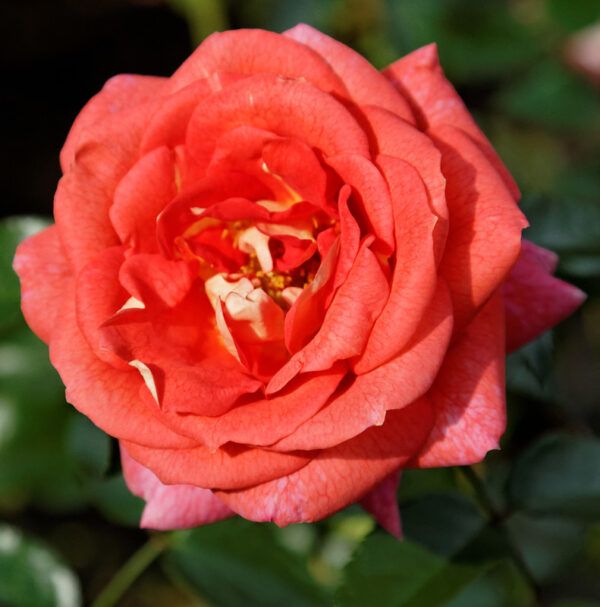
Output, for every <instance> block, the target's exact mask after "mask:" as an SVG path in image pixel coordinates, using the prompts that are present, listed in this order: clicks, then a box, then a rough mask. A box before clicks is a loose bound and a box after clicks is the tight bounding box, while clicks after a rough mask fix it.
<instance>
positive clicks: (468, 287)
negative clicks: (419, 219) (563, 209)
mask: <svg viewBox="0 0 600 607" xmlns="http://www.w3.org/2000/svg"><path fill="white" fill-rule="evenodd" d="M436 144H437V146H438V148H439V149H440V150H441V152H442V171H443V173H444V176H445V177H446V179H447V184H446V200H447V202H448V209H449V211H450V225H451V230H450V232H449V234H448V240H447V243H446V249H445V253H444V258H443V259H442V262H441V264H440V273H441V275H442V276H444V278H446V280H447V281H448V285H449V286H450V290H451V292H452V303H453V305H454V312H455V324H454V330H455V333H459V332H460V331H461V330H462V329H463V328H464V327H465V325H466V324H467V323H468V322H469V321H470V320H471V318H473V316H474V314H475V313H476V312H477V310H478V309H479V308H480V307H481V306H482V305H483V304H484V303H485V302H486V301H487V300H488V298H489V297H490V295H491V294H492V293H493V292H494V291H495V290H496V289H497V288H498V287H499V286H500V284H501V283H502V281H503V280H504V279H505V278H506V276H507V275H508V273H509V272H510V270H511V269H512V267H513V265H514V264H515V263H516V261H517V259H518V257H519V254H520V252H521V231H522V230H523V228H525V227H527V225H528V224H527V220H526V219H525V217H524V216H523V214H522V213H521V211H520V210H519V209H518V207H517V205H516V203H515V201H514V199H513V197H512V195H511V194H510V192H509V191H508V190H507V189H506V187H505V185H504V183H503V182H502V180H501V179H500V176H499V175H498V172H497V171H496V170H495V169H494V167H492V165H491V164H490V163H489V162H488V160H487V158H486V157H485V156H484V155H483V154H482V152H481V151H480V149H479V148H478V147H477V146H476V145H475V143H474V142H473V140H472V139H470V137H468V136H467V135H465V134H464V133H463V132H462V131H460V130H457V129H456V128H454V127H448V126H444V127H440V129H439V130H438V133H437V135H436Z"/></svg>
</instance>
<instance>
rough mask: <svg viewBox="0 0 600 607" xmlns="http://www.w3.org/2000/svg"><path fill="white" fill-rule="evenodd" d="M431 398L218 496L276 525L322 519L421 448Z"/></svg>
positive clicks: (245, 513) (248, 514) (246, 515)
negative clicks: (293, 468)
mask: <svg viewBox="0 0 600 607" xmlns="http://www.w3.org/2000/svg"><path fill="white" fill-rule="evenodd" d="M431 423H432V412H431V407H430V406H429V403H428V402H427V400H425V399H423V400H419V401H417V402H415V403H413V404H412V405H410V406H408V407H406V408H404V409H402V410H401V411H392V412H390V414H389V415H388V417H387V419H386V421H385V424H384V425H383V426H381V427H380V428H370V429H369V430H367V431H366V432H363V433H362V434H361V435H360V436H357V437H356V438H355V439H352V440H350V441H348V442H345V443H342V444H341V445H336V446H335V447H333V448H332V449H327V450H325V451H322V452H321V453H319V454H318V455H317V456H316V457H314V458H313V459H311V460H310V462H309V463H308V464H307V465H306V466H304V467H303V468H300V469H299V470H298V471H297V472H294V473H292V474H289V475H286V476H283V477H278V478H275V479H274V480H272V481H270V482H267V483H264V484H261V485H258V486H255V487H249V488H248V489H240V490H237V491H219V492H218V493H217V495H218V496H219V497H220V498H221V499H222V500H223V501H224V502H225V503H226V504H227V505H228V506H229V507H230V508H231V509H232V510H235V511H236V512H237V513H238V514H241V515H242V516H243V517H244V518H247V519H250V520H253V521H274V522H275V523H276V524H277V525H280V526H283V525H289V524H291V523H300V522H312V521H316V520H319V519H322V518H324V517H326V516H329V515H330V514H333V513H334V512H337V511H338V510H340V509H341V508H344V507H345V506H348V505H349V504H351V503H353V502H355V501H357V500H360V499H362V498H363V497H364V496H365V495H366V494H367V493H368V492H369V491H371V490H372V489H373V488H374V487H375V486H376V485H377V484H379V483H380V482H381V481H382V480H383V479H384V478H385V477H386V476H388V475H389V474H391V473H392V472H394V471H395V470H397V469H398V468H401V467H403V465H404V464H405V463H406V462H407V461H408V460H409V459H410V457H411V456H412V455H413V454H414V453H415V452H417V451H418V450H419V448H420V446H421V445H422V443H423V441H424V440H425V438H426V437H427V434H428V432H429V430H430V428H431Z"/></svg>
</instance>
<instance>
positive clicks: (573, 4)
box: [546, 0, 600, 30]
mask: <svg viewBox="0 0 600 607" xmlns="http://www.w3.org/2000/svg"><path fill="white" fill-rule="evenodd" d="M546 6H547V8H548V14H549V15H550V16H551V17H553V18H554V19H555V21H556V22H557V23H558V24H559V25H560V26H561V27H563V28H566V29H569V30H578V29H581V28H583V27H585V26H586V25H591V24H592V23H594V22H595V21H598V19H600V4H599V3H598V1H597V0H546Z"/></svg>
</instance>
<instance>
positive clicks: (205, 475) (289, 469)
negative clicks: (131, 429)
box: [122, 441, 314, 489]
mask: <svg viewBox="0 0 600 607" xmlns="http://www.w3.org/2000/svg"><path fill="white" fill-rule="evenodd" d="M122 444H123V446H124V447H125V448H126V449H127V451H128V452H129V454H130V455H131V457H133V458H134V459H135V460H136V461H138V462H139V463H140V464H142V465H143V466H145V467H146V468H150V470H152V471H153V472H154V473H155V474H156V476H158V478H159V479H160V480H161V482H163V483H165V484H167V485H173V484H184V485H195V486H197V487H203V488H211V489H239V488H242V487H248V486H253V485H257V484H258V483H264V482H268V481H271V480H273V479H277V478H280V477H282V476H285V475H287V474H292V473H293V472H295V471H296V470H298V469H299V468H302V467H303V466H305V465H306V464H307V463H308V462H310V461H311V459H312V458H313V457H314V454H313V453H310V452H308V453H301V454H300V453H276V452H274V451H267V450H265V449H260V448H254V449H249V448H246V447H242V446H240V445H235V444H229V445H225V446H224V447H220V448H219V449H217V450H216V451H213V452H211V451H209V450H208V449H207V448H206V447H192V448H189V449H186V448H184V449H169V448H159V449H156V448H152V447H144V446H142V445H139V444H137V443H135V442H132V441H122Z"/></svg>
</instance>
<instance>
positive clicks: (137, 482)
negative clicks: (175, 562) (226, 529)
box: [121, 445, 235, 531]
mask: <svg viewBox="0 0 600 607" xmlns="http://www.w3.org/2000/svg"><path fill="white" fill-rule="evenodd" d="M121 463H122V466H123V476H124V477H125V482H126V483H127V486H128V487H129V490H130V491H131V492H132V493H134V494H135V495H137V496H139V497H141V498H142V499H144V500H146V502H147V503H146V506H145V508H144V511H143V513H142V520H141V521H140V527H142V528H146V529H159V530H165V531H167V530H170V529H189V528H190V527H197V526H198V525H206V524H208V523H214V522H216V521H220V520H221V519H224V518H228V517H230V516H233V515H234V514H235V512H233V511H232V510H231V509H230V508H228V507H227V506H226V505H225V504H224V503H223V502H222V501H221V500H220V499H219V498H218V497H217V496H216V495H215V494H214V493H213V492H212V491H209V490H208V489H201V488H200V487H193V486H192V485H163V483H161V482H160V481H159V480H158V477H157V476H156V475H155V474H154V473H153V472H152V471H151V470H149V469H148V468H145V467H144V466H142V465H141V464H138V462H136V461H135V460H134V459H133V458H132V457H131V456H130V455H129V453H127V451H126V449H125V447H123V445H121Z"/></svg>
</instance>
